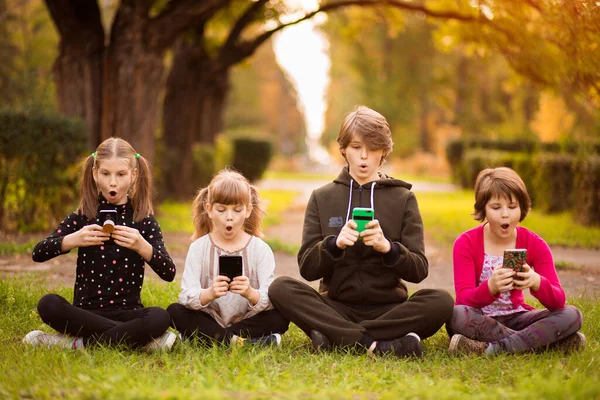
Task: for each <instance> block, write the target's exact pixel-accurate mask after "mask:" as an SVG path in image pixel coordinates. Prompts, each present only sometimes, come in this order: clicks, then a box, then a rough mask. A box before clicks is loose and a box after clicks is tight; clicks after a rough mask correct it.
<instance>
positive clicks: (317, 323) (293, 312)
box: [269, 106, 454, 357]
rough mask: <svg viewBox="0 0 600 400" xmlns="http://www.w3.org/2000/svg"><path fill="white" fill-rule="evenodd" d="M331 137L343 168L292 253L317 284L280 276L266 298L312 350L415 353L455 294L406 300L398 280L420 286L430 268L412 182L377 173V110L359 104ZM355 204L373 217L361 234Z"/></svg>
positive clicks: (316, 202)
mask: <svg viewBox="0 0 600 400" xmlns="http://www.w3.org/2000/svg"><path fill="white" fill-rule="evenodd" d="M337 141H338V144H339V148H340V152H341V154H342V155H343V156H344V158H345V159H346V162H347V164H348V165H347V166H346V167H344V169H343V170H342V172H341V173H340V175H339V176H338V177H337V178H336V179H335V180H334V181H333V182H332V183H329V184H327V185H325V186H323V187H321V188H319V189H316V190H315V191H314V192H313V193H312V195H311V198H310V200H309V202H308V205H307V209H306V214H305V218H304V228H303V233H302V246H301V248H300V252H299V253H298V263H299V266H300V274H301V275H302V277H304V278H305V279H306V280H309V281H313V280H317V279H320V280H321V284H320V288H319V289H320V290H319V292H317V291H315V290H314V289H313V288H311V287H310V286H308V285H306V284H305V283H303V282H300V281H298V280H296V279H293V278H290V277H280V278H278V279H276V280H275V281H274V282H273V283H272V284H271V287H270V288H269V297H270V298H271V301H272V303H273V305H274V306H275V307H276V308H277V309H279V311H280V312H281V313H282V314H283V315H284V316H285V317H286V318H288V319H289V320H291V321H292V322H294V323H295V324H296V325H297V326H298V327H300V329H302V330H303V331H304V332H305V333H306V334H307V335H308V336H309V337H310V338H311V341H312V345H313V347H314V348H315V350H319V349H329V348H333V347H336V346H355V347H357V348H364V349H365V350H366V351H367V352H368V353H369V354H370V355H371V354H378V355H380V354H386V353H392V354H395V355H397V356H400V357H406V356H416V357H421V354H422V345H421V339H422V338H423V339H424V338H427V337H429V336H432V335H433V334H434V333H435V332H437V331H438V330H439V329H440V328H441V327H442V325H443V324H444V323H445V322H446V321H447V320H449V319H450V317H451V315H452V309H453V304H454V300H453V298H452V297H451V296H450V294H449V293H448V292H446V291H442V290H434V289H422V290H419V291H417V292H415V293H414V294H413V295H412V296H410V297H409V296H408V292H407V289H406V285H405V284H404V283H403V282H402V280H406V281H408V282H414V283H418V282H421V281H422V280H423V279H425V278H426V277H427V272H428V267H429V264H428V261H427V258H426V257H425V249H424V244H423V222H422V219H421V214H420V213H419V207H418V205H417V200H416V198H415V196H414V194H413V193H412V192H411V191H410V188H411V186H412V185H411V184H409V183H406V182H404V181H401V180H398V179H394V178H391V177H388V176H386V175H385V174H383V173H381V172H380V171H379V169H380V168H381V166H382V165H383V163H384V162H385V158H386V157H387V156H388V155H389V154H390V152H391V151H392V146H393V142H392V134H391V131H390V127H389V125H388V123H387V120H386V119H385V117H383V116H382V115H381V114H379V113H378V112H376V111H374V110H371V109H370V108H367V107H364V106H359V107H357V108H356V109H355V110H354V111H353V112H351V113H350V114H348V116H347V117H346V118H345V120H344V122H343V123H342V126H341V129H340V132H339V135H338V138H337ZM355 207H368V208H372V209H374V215H375V219H374V220H373V221H371V222H369V223H368V224H367V225H366V229H365V230H364V231H362V232H360V233H359V232H358V231H357V224H356V222H355V221H354V220H352V219H351V214H352V209H353V208H355Z"/></svg>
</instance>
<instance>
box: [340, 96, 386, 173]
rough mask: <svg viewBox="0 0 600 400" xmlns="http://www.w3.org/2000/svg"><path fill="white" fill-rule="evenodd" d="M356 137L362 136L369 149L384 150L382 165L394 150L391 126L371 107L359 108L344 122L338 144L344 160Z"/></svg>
mask: <svg viewBox="0 0 600 400" xmlns="http://www.w3.org/2000/svg"><path fill="white" fill-rule="evenodd" d="M354 135H358V136H360V138H361V139H362V140H363V141H364V142H365V144H366V145H367V147H368V148H369V149H371V150H383V157H382V159H381V164H383V163H384V162H385V158H386V157H387V156H388V155H389V154H390V153H391V152H392V150H393V149H394V142H393V140H392V131H391V129H390V125H389V124H388V122H387V120H386V119H385V117H384V116H383V115H381V114H379V113H378V112H377V111H375V110H372V109H370V108H369V107H365V106H357V107H356V108H355V109H354V111H352V112H350V113H349V114H348V115H346V118H344V121H343V122H342V126H341V127H340V132H339V133H338V137H337V142H338V145H339V148H340V152H341V153H342V155H343V156H344V158H346V154H345V153H344V150H345V149H346V148H347V147H348V146H349V145H350V142H351V141H352V138H353V137H354Z"/></svg>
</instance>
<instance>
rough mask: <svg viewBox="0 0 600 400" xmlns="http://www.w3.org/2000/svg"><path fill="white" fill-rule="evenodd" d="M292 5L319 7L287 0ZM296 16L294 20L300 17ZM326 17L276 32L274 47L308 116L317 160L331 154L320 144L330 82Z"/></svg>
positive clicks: (310, 146)
mask: <svg viewBox="0 0 600 400" xmlns="http://www.w3.org/2000/svg"><path fill="white" fill-rule="evenodd" d="M288 3H289V4H290V5H291V6H298V7H301V8H302V9H303V10H305V11H311V10H315V9H317V8H318V3H317V1H316V0H288ZM298 17H299V15H295V16H294V18H293V19H297V18H298ZM325 20H326V16H325V15H324V14H318V15H316V16H315V17H314V18H313V19H311V20H307V21H304V22H302V23H300V24H298V25H294V26H290V27H288V28H285V29H283V30H282V31H281V32H280V33H278V34H276V35H275V37H274V41H273V43H274V44H273V48H274V51H275V55H276V58H277V62H278V63H279V65H280V66H281V67H282V68H283V69H284V70H285V71H286V73H287V75H288V76H289V78H290V79H291V80H292V83H293V84H294V86H295V88H296V91H297V92H298V97H299V101H300V107H301V108H302V109H303V112H304V116H305V118H306V128H307V138H306V143H307V147H308V149H309V156H310V157H311V159H313V160H314V161H317V162H327V160H328V154H327V152H326V151H325V149H323V148H321V146H320V145H319V138H320V137H321V134H322V133H323V129H324V123H325V122H324V120H325V111H326V109H327V104H326V100H325V92H326V90H327V85H328V84H329V67H330V60H329V55H328V43H327V40H326V38H325V37H324V36H323V35H322V34H321V33H320V32H319V31H318V26H319V25H320V24H321V23H323V22H324V21H325Z"/></svg>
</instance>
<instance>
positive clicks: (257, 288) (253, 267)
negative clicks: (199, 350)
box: [167, 169, 289, 346]
mask: <svg viewBox="0 0 600 400" xmlns="http://www.w3.org/2000/svg"><path fill="white" fill-rule="evenodd" d="M192 213H193V219H194V236H193V237H192V239H193V240H194V242H193V243H192V244H191V246H190V249H189V251H188V254H187V258H186V260H185V269H184V271H183V278H182V282H181V289H182V290H181V294H180V295H179V299H178V300H179V302H178V303H175V304H171V305H170V306H169V307H168V308H167V311H168V312H169V314H171V317H172V319H173V326H174V327H175V329H177V330H178V331H179V332H180V333H181V335H182V337H183V339H195V340H196V341H199V342H202V343H204V344H208V343H215V342H216V343H223V344H226V345H229V344H231V345H236V346H237V345H240V344H256V345H263V346H269V345H275V346H277V345H279V344H280V343H281V334H282V333H284V332H285V331H287V329H288V325H289V321H288V320H287V319H285V318H284V317H283V316H282V315H281V314H280V313H279V311H277V310H275V309H273V306H272V304H271V301H270V300H269V296H268V290H269V286H270V285H271V282H273V279H274V271H275V258H274V256H273V251H272V250H271V248H270V247H269V245H268V244H266V243H265V242H264V241H263V240H262V239H260V237H262V232H261V226H260V225H261V221H262V218H263V215H264V211H263V209H262V206H261V203H260V197H259V195H258V191H257V190H256V188H255V187H254V186H252V185H251V184H250V183H249V182H248V180H247V179H246V178H245V177H244V176H243V175H241V174H240V173H238V172H235V171H233V170H227V169H226V170H223V171H221V172H219V173H218V174H217V175H216V176H215V177H213V179H212V181H211V182H210V184H209V185H208V187H206V188H203V189H201V190H200V191H199V192H198V195H197V196H196V198H195V200H194V204H193V210H192ZM231 255H237V256H241V261H242V262H241V264H242V268H241V275H239V276H233V277H228V276H225V275H224V274H222V273H223V272H222V271H220V268H219V264H220V257H221V256H231Z"/></svg>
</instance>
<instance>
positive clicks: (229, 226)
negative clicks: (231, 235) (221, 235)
mask: <svg viewBox="0 0 600 400" xmlns="http://www.w3.org/2000/svg"><path fill="white" fill-rule="evenodd" d="M225 230H226V231H227V232H231V231H232V230H233V226H231V225H227V226H226V227H225Z"/></svg>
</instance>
